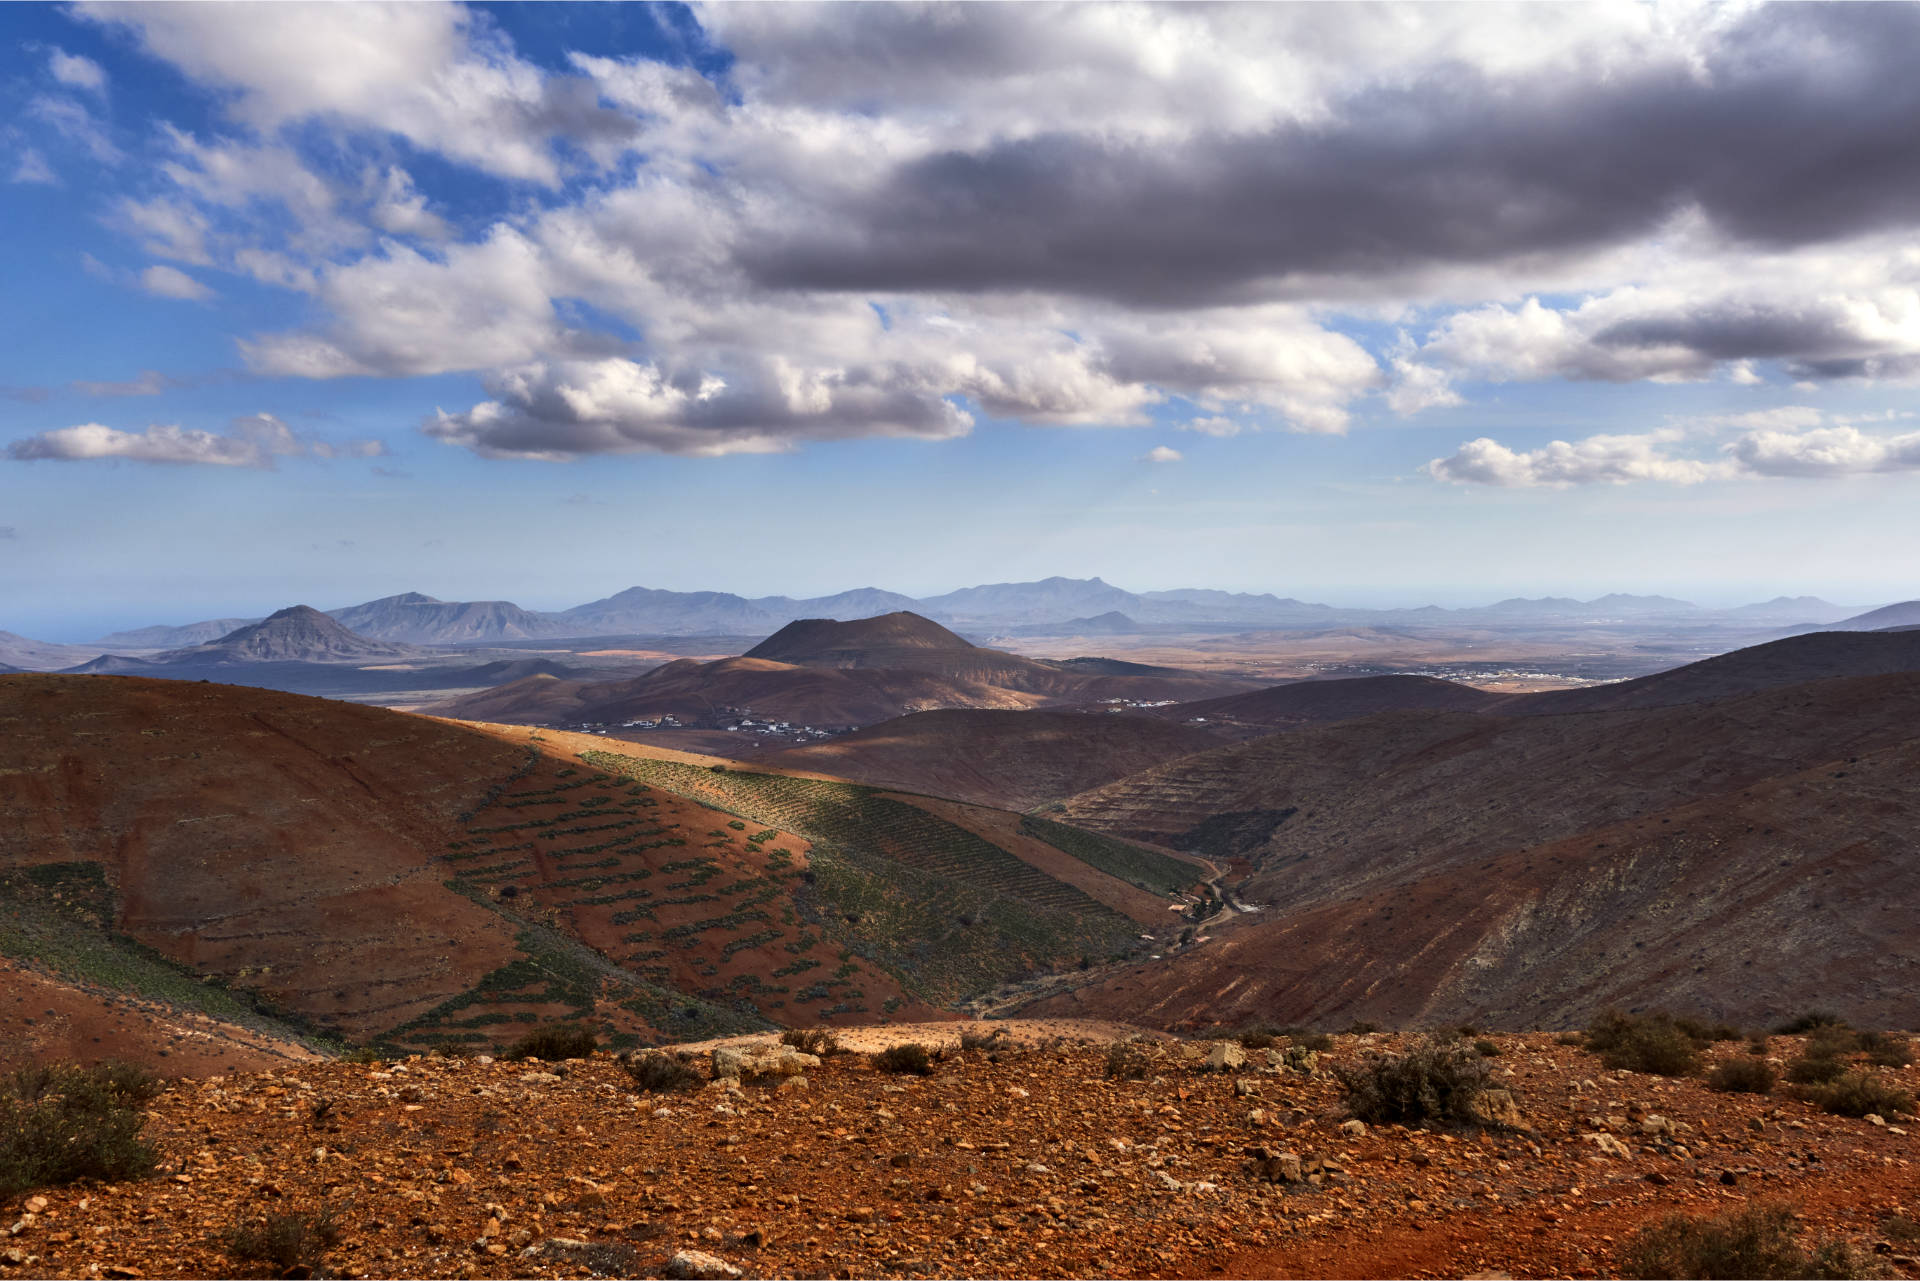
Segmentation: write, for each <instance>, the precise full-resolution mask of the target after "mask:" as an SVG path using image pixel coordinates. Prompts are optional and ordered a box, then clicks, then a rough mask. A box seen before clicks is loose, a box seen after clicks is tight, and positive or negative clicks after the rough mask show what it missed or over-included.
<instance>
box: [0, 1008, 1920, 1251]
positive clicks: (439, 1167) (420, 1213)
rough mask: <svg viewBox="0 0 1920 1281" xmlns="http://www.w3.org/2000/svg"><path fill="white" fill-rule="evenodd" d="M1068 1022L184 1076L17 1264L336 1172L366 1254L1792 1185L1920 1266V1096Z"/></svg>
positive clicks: (921, 1233)
mask: <svg viewBox="0 0 1920 1281" xmlns="http://www.w3.org/2000/svg"><path fill="white" fill-rule="evenodd" d="M937 1030H938V1031H939V1032H941V1033H943V1034H944V1035H945V1036H946V1037H947V1038H952V1037H953V1036H954V1035H955V1031H954V1027H953V1025H951V1024H947V1025H943V1026H942V1027H940V1028H938V1029H937ZM1059 1030H1060V1029H1044V1030H1043V1029H1025V1035H1024V1036H1023V1037H1022V1038H1020V1044H1018V1045H1016V1046H1012V1047H1009V1048H1005V1049H1001V1050H996V1051H993V1052H988V1051H985V1050H979V1049H974V1050H968V1051H959V1050H957V1049H955V1050H951V1051H949V1053H948V1054H947V1056H946V1057H945V1058H943V1059H941V1060H939V1061H938V1062H936V1063H935V1065H934V1073H933V1075H931V1076H926V1077H920V1076H902V1075H894V1074H890V1073H887V1072H883V1071H880V1070H878V1069H877V1068H876V1067H875V1066H874V1064H873V1063H872V1061H871V1060H870V1058H869V1057H868V1056H867V1055H865V1054H860V1053H845V1054H840V1055H835V1056H829V1057H827V1058H825V1059H824V1060H823V1061H822V1062H821V1063H820V1065H819V1066H817V1067H809V1068H807V1070H806V1071H805V1075H804V1076H803V1077H798V1078H795V1077H785V1078H768V1079H767V1081H766V1082H765V1083H758V1082H756V1083H749V1084H746V1085H744V1086H743V1085H739V1084H728V1083H726V1082H705V1083H703V1084H702V1085H701V1086H699V1087H697V1088H693V1089H690V1090H687V1091H684V1092H679V1093H670V1094H643V1093H640V1092H638V1091H636V1089H635V1087H634V1084H633V1082H632V1080H631V1079H630V1077H629V1076H628V1074H627V1073H626V1071H625V1070H624V1069H623V1067H622V1065H621V1064H620V1063H619V1062H617V1061H616V1060H615V1059H614V1058H613V1057H611V1056H609V1055H607V1054H604V1053H602V1054H598V1055H596V1056H594V1057H593V1058H592V1059H589V1060H581V1061H573V1062H567V1063H558V1064H542V1063H538V1062H518V1063H516V1062H495V1061H489V1060H486V1059H470V1060H459V1059H442V1058H410V1059H407V1060H404V1061H399V1062H389V1063H347V1062H324V1063H310V1064H307V1063H303V1064H291V1065H283V1066H280V1067H277V1068H275V1069H273V1070H271V1071H261V1072H256V1073H250V1074H245V1075H237V1074H236V1075H227V1076H214V1077H207V1078H203V1079H199V1080H180V1081H177V1082H175V1083H174V1084H173V1085H172V1086H171V1088H169V1089H168V1090H167V1091H166V1092H165V1093H164V1094H162V1095H161V1096H160V1097H159V1098H157V1099H156V1100H154V1101H153V1102H152V1103H151V1104H150V1105H149V1108H150V1120H149V1123H148V1126H147V1132H148V1134H149V1135H150V1136H151V1137H152V1138H154V1139H156V1140H157V1141H158V1143H159V1147H160V1150H161V1154H162V1167H161V1172H160V1173H159V1174H158V1175H157V1176H156V1177H155V1178H153V1179H151V1180H146V1181H140V1182H133V1183H123V1184H118V1185H110V1186H97V1185H95V1186H85V1185H83V1186H75V1187H66V1188H55V1189H43V1190H41V1191H39V1192H36V1193H31V1194H27V1195H24V1196H21V1197H18V1198H15V1199H14V1203H13V1204H11V1205H0V1277H21V1276H60V1277H109V1278H111V1277H119V1278H137V1277H162V1276H209V1275H212V1276H219V1275H247V1274H248V1273H249V1270H250V1268H252V1274H253V1275H268V1274H269V1273H268V1270H267V1269H265V1268H264V1267H260V1268H253V1267H252V1265H248V1264H245V1263H241V1262H237V1261H236V1260H235V1259H234V1258H232V1257H230V1256H229V1255H228V1254H226V1253H224V1252H223V1250H222V1248H221V1247H220V1246H219V1245H217V1244H216V1243H215V1238H216V1237H217V1235H218V1234H219V1233H220V1232H221V1231H222V1230H223V1229H226V1228H228V1227H230V1226H231V1225H233V1224H234V1223H235V1222H236V1220H244V1219H247V1218H249V1217H257V1216H259V1215H264V1214H269V1213H311V1212H314V1211H317V1210H319V1209H321V1208H322V1207H331V1208H332V1213H333V1214H334V1216H335V1217H336V1219H337V1222H338V1224H339V1227H340V1238H339V1240H338V1242H337V1243H336V1244H334V1245H333V1246H332V1247H331V1248H330V1250H329V1251H328V1252H327V1256H326V1259H325V1264H324V1266H325V1268H326V1270H327V1271H329V1272H331V1273H332V1274H334V1275H338V1276H391V1277H432V1276H455V1277H506V1276H542V1277H549V1276H550V1277H563V1276H576V1277H584V1276H593V1275H638V1276H659V1275H668V1274H669V1273H670V1271H671V1270H673V1269H675V1268H676V1267H677V1269H678V1270H679V1271H681V1272H683V1273H685V1272H687V1271H690V1270H693V1271H697V1270H699V1269H700V1268H712V1269H714V1270H715V1274H716V1275H727V1273H726V1272H724V1271H722V1270H721V1268H722V1267H726V1268H734V1269H738V1270H740V1271H741V1272H743V1273H745V1274H747V1275H765V1276H791V1277H827V1276H847V1277H866V1276H901V1277H924V1276H1198V1277H1210V1276H1269V1277H1277V1276H1436V1277H1444V1276H1451V1277H1462V1276H1470V1275H1474V1274H1482V1273H1508V1274H1512V1275H1515V1276H1572V1277H1591V1276H1603V1275H1607V1274H1609V1272H1611V1271H1612V1270H1613V1269H1614V1268H1615V1267H1616V1266H1617V1263H1618V1259H1619V1254H1620V1250H1621V1248H1622V1246H1623V1244H1624V1243H1625V1242H1626V1240H1627V1239H1628V1238H1629V1237H1630V1236H1631V1234H1632V1233H1633V1231H1634V1230H1635V1228H1636V1227H1637V1226H1639V1225H1640V1224H1642V1223H1644V1222H1647V1221H1649V1220H1651V1219H1653V1218H1656V1217H1658V1216H1661V1215H1664V1214H1666V1213H1669V1212H1672V1211H1676V1210H1677V1211H1684V1212H1686V1213H1690V1214H1704V1213H1709V1212H1718V1211H1721V1210H1724V1209H1726V1208H1729V1207H1731V1206H1735V1205H1739V1204H1742V1203H1758V1202H1772V1201H1787V1202H1791V1203H1793V1204H1794V1205H1795V1206H1796V1207H1797V1208H1798V1209H1799V1211H1800V1212H1801V1214H1802V1215H1803V1216H1804V1220H1805V1224H1806V1227H1807V1229H1808V1231H1809V1233H1810V1234H1816V1235H1838V1236H1844V1237H1847V1238H1850V1239H1852V1240H1853V1241H1854V1242H1855V1243H1856V1244H1857V1245H1858V1246H1859V1247H1860V1248H1861V1249H1862V1250H1863V1251H1865V1252H1867V1253H1868V1254H1869V1256H1870V1257H1871V1258H1873V1259H1874V1260H1876V1261H1877V1264H1878V1266H1880V1267H1882V1268H1883V1269H1884V1270H1885V1272H1886V1274H1887V1275H1889V1276H1905V1277H1920V1263H1916V1260H1915V1255H1916V1252H1920V1244H1916V1241H1915V1240H1914V1234H1915V1225H1914V1223H1913V1220H1914V1219H1915V1218H1920V1169H1916V1167H1915V1165H1914V1158H1915V1157H1916V1156H1917V1155H1920V1148H1917V1147H1916V1144H1920V1134H1916V1133H1915V1131H1916V1129H1920V1127H1917V1126H1916V1125H1915V1123H1914V1122H1912V1120H1911V1119H1910V1118H1901V1117H1893V1118H1881V1119H1880V1121H1879V1123H1875V1121H1874V1120H1872V1119H1867V1120H1853V1119H1847V1118H1842V1117H1836V1116H1829V1115H1826V1114H1824V1113H1821V1112H1818V1111H1816V1110H1814V1109H1813V1108H1812V1107H1810V1106H1809V1105H1807V1104H1806V1103H1803V1102H1800V1101H1797V1100H1795V1099H1792V1098H1789V1097H1786V1096H1785V1095H1784V1094H1776V1095H1775V1096H1773V1097H1759V1096H1751V1095H1727V1094H1716V1093H1713V1092H1711V1091H1709V1090H1708V1089H1707V1088H1706V1087H1705V1086H1704V1084H1702V1083H1701V1081H1700V1080H1698V1079H1697V1078H1696V1079H1684V1080H1667V1079H1664V1078H1660V1077H1653V1076H1644V1075H1639V1074H1634V1073H1619V1072H1608V1071H1606V1070H1604V1069H1603V1067H1602V1066H1601V1064H1600V1062H1599V1060H1598V1059H1597V1058H1595V1057H1594V1056H1592V1055H1590V1054H1587V1053H1585V1052H1583V1051H1581V1050H1579V1049H1576V1048H1572V1047H1568V1046H1563V1045H1560V1044H1557V1043H1556V1041H1555V1040H1554V1038H1553V1037H1551V1036H1549V1035H1545V1034H1527V1035H1498V1036H1494V1037H1492V1038H1491V1039H1492V1040H1493V1041H1494V1042H1495V1044H1496V1045H1497V1046H1498V1047H1499V1049H1500V1050H1501V1053H1500V1055H1499V1057H1497V1058H1495V1059H1494V1060H1493V1061H1492V1062H1493V1066H1494V1073H1495V1077H1496V1083H1497V1084H1498V1085H1500V1086H1502V1087H1504V1088H1506V1089H1508V1090H1509V1091H1510V1092H1511V1093H1512V1096H1513V1098H1514V1099H1515V1101H1516V1103H1517V1106H1518V1109H1519V1115H1518V1117H1517V1118H1513V1119H1515V1120H1516V1121H1517V1125H1516V1126H1515V1127H1514V1128H1509V1129H1500V1130H1473V1131H1464V1132H1458V1133H1439V1132H1426V1131H1408V1130H1405V1129H1402V1128H1400V1127H1396V1126H1385V1127H1364V1126H1360V1125H1358V1124H1357V1123H1354V1122H1350V1121H1349V1119H1348V1117H1347V1116H1346V1113H1345V1109H1344V1107H1343V1103H1342V1098H1343V1095H1342V1091H1341V1089H1340V1086H1339V1084H1338V1082H1337V1081H1336V1080H1334V1079H1333V1077H1332V1076H1331V1075H1330V1074H1329V1073H1328V1072H1327V1071H1326V1067H1327V1064H1328V1063H1329V1062H1330V1061H1333V1062H1352V1061H1357V1060H1358V1059H1360V1058H1362V1057H1364V1056H1365V1055H1366V1054H1368V1053H1370V1052H1374V1051H1388V1050H1391V1049H1394V1048H1396V1046H1397V1045H1398V1044H1399V1039H1398V1038H1396V1037H1392V1036H1387V1035H1369V1036H1343V1037H1339V1038H1336V1042H1335V1046H1334V1048H1333V1050H1332V1051H1331V1052H1330V1054H1329V1055H1327V1056H1322V1057H1321V1058H1320V1059H1319V1060H1318V1061H1317V1062H1314V1063H1312V1064H1311V1065H1309V1064H1308V1063H1306V1062H1304V1061H1302V1060H1301V1059H1300V1056H1298V1055H1296V1056H1295V1061H1294V1062H1293V1063H1292V1064H1291V1065H1289V1064H1287V1063H1284V1062H1283V1063H1279V1064H1274V1063H1271V1062H1270V1061H1269V1055H1268V1053H1267V1052H1266V1051H1264V1050H1253V1051H1249V1052H1248V1055H1247V1057H1248V1060H1249V1061H1248V1062H1247V1063H1245V1064H1244V1065H1235V1066H1230V1067H1228V1068H1227V1070H1225V1071H1220V1072H1210V1071H1207V1070H1205V1068H1206V1064H1207V1060H1208V1057H1209V1056H1212V1057H1215V1058H1223V1057H1230V1054H1231V1052H1229V1051H1227V1050H1224V1049H1222V1050H1219V1051H1216V1050H1215V1049H1214V1047H1213V1046H1212V1045H1208V1044H1205V1043H1186V1044H1185V1045H1179V1044H1165V1043H1162V1044H1160V1045H1158V1046H1156V1047H1155V1048H1153V1049H1152V1050H1149V1051H1146V1052H1147V1053H1151V1054H1154V1055H1155V1056H1156V1057H1155V1059H1154V1061H1153V1063H1152V1067H1151V1076H1150V1077H1149V1079H1146V1080H1121V1079H1109V1078H1108V1077H1107V1076H1106V1074H1105V1068H1106V1062H1107V1055H1106V1050H1105V1047H1104V1045H1103V1044H1101V1043H1099V1042H1098V1041H1091V1042H1088V1041H1082V1042H1075V1041H1072V1040H1068V1039H1053V1040H1048V1039H1044V1038H1045V1037H1046V1036H1047V1035H1048V1034H1050V1033H1056V1032H1058V1031H1059ZM1110 1030H1111V1029H1100V1035H1102V1036H1104V1035H1106V1034H1107V1032H1109V1031H1110ZM931 1031H932V1029H930V1032H931ZM888 1033H889V1035H892V1036H896V1037H900V1036H911V1035H914V1033H913V1031H912V1030H911V1029H907V1030H902V1029H888ZM761 1044H762V1045H770V1044H771V1042H770V1040H763V1041H762V1042H761ZM874 1044H876V1045H877V1042H874ZM1798 1045H1799V1042H1798V1039H1797V1038H1792V1037H1776V1038H1774V1040H1773V1042H1772V1046H1771V1053H1772V1057H1774V1058H1775V1059H1778V1060H1781V1061H1784V1060H1786V1059H1787V1058H1790V1057H1791V1056H1792V1055H1793V1054H1794V1053H1797V1051H1798ZM735 1048H737V1046H736V1047H735ZM1234 1050H1235V1051H1237V1050H1238V1047H1237V1046H1235V1047H1234ZM1745 1054H1746V1048H1745V1046H1744V1045H1743V1044H1741V1043H1738V1042H1734V1043H1729V1044H1723V1045H1719V1046H1716V1047H1714V1049H1713V1050H1712V1051H1711V1055H1712V1057H1713V1058H1715V1059H1720V1058H1731V1057H1734V1056H1740V1055H1745ZM1886 1071H1887V1074H1888V1075H1889V1076H1891V1077H1893V1078H1896V1079H1897V1080H1898V1081H1899V1083H1900V1084H1901V1085H1902V1086H1903V1087H1904V1088H1906V1089H1908V1090H1909V1091H1912V1090H1914V1089H1915V1088H1916V1087H1920V1069H1916V1068H1913V1067H1908V1068H1903V1069H1887V1070H1886ZM703 1075H704V1071H703ZM1291 1158H1298V1160H1297V1162H1295V1161H1293V1160H1292V1159H1291ZM1296 1167H1297V1174H1298V1178H1299V1180H1300V1181H1298V1182H1287V1181H1283V1182H1270V1181H1268V1177H1267V1176H1274V1177H1280V1178H1282V1179H1291V1178H1293V1177H1294V1176H1295V1172H1296ZM690 1251H691V1252H697V1253H698V1254H699V1255H702V1256H711V1257H712V1258H713V1259H716V1260H718V1261H720V1262H719V1263H710V1262H704V1261H702V1260H700V1259H697V1258H694V1257H693V1256H691V1255H689V1254H687V1252H690ZM676 1254H679V1255H680V1256H681V1257H680V1261H679V1263H678V1264H677V1265H676V1264H674V1263H673V1259H674V1256H675V1255H676Z"/></svg>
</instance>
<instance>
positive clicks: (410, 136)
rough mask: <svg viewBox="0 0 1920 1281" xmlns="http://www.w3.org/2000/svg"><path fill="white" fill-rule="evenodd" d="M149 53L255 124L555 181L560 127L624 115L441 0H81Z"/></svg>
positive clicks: (580, 82)
mask: <svg viewBox="0 0 1920 1281" xmlns="http://www.w3.org/2000/svg"><path fill="white" fill-rule="evenodd" d="M80 12H81V13H82V14H84V15H86V16H89V17H92V18H94V19H96V20H98V21H100V22H104V23H109V24H114V25H119V26H124V27H127V28H130V29H131V30H133V31H134V32H135V33H136V34H137V35H138V36H139V38H140V40H141V42H142V44H143V45H145V47H146V48H147V49H148V51H150V52H151V53H153V54H155V55H157V56H159V57H161V58H164V59H166V60H167V61H169V62H171V63H173V64H174V65H175V66H177V67H179V68H180V69H181V70H182V71H184V72H186V73H187V74H188V75H189V76H192V77H194V78H195V79H197V80H199V81H201V82H202V83H206V84H212V85H217V86H219V87H221V88H224V89H230V90H233V91H234V92H235V94H236V97H235V99H234V104H233V110H234V114H235V115H236V116H237V117H238V118H240V119H241V120H243V121H245V122H247V123H249V124H251V125H253V126H255V127H257V128H260V129H268V130H270V129H274V128H277V127H278V126H280V125H283V124H287V123H290V122H298V121H302V120H334V121H346V122H350V123H351V124H353V125H355V126H357V127H360V128H364V129H371V130H377V131H379V132H382V133H392V134H398V135H399V136H401V137H403V138H406V139H407V140H408V141H410V142H412V143H414V144H415V145H416V146H419V147H422V148H425V149H427V150H431V151H438V152H441V153H444V154H446V155H447V156H450V157H452V158H453V159H455V160H458V161H461V162H463V163H465V164H470V165H473V166H475V167H476V168H479V169H483V170H485V171H487V172H489V173H494V174H498V175H501V176H503V177H507V178H519V179H526V180H530V181H533V182H537V183H543V184H553V183H556V182H558V181H559V179H560V177H561V165H560V162H559V160H558V159H557V158H556V156H555V153H554V147H553V143H554V141H555V140H556V139H561V138H566V139H571V140H573V141H575V142H576V143H578V144H579V145H582V146H586V147H589V148H591V147H594V146H602V147H605V146H617V145H619V144H621V143H624V142H625V141H627V140H630V139H631V138H632V137H633V136H634V134H635V133H636V129H635V126H634V123H633V122H632V120H630V119H629V118H627V117H626V116H623V115H621V114H619V113H617V112H614V111H611V110H608V109H606V108H603V107H602V106H600V104H599V102H598V100H597V96H596V95H595V94H594V93H593V92H592V89H591V82H590V81H588V80H586V79H585V78H576V77H559V76H550V75H547V74H544V73H543V72H542V71H541V70H540V69H539V68H538V67H536V66H534V65H533V64H532V63H529V62H527V61H526V60H524V59H523V58H521V57H519V56H518V55H517V54H516V53H515V52H514V50H513V48H512V46H511V45H510V44H509V43H508V42H507V41H506V39H505V38H504V37H502V36H501V35H500V34H499V33H498V32H496V31H495V30H494V29H493V28H492V26H491V24H490V23H489V22H488V20H487V19H486V18H485V17H483V16H482V15H480V14H478V13H476V12H474V11H471V10H468V9H466V8H464V7H462V6H458V5H440V4H407V3H386V4H352V5H339V4H324V3H320V4H315V3H300V4H281V5H274V6H271V7H270V8H253V7H249V6H244V5H241V6H214V7H203V6H198V5H146V4H125V5H123V4H83V5H81V6H80Z"/></svg>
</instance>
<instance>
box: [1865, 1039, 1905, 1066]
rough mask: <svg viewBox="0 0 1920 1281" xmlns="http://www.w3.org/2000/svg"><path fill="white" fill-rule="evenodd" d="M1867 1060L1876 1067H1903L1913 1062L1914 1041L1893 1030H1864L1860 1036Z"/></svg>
mask: <svg viewBox="0 0 1920 1281" xmlns="http://www.w3.org/2000/svg"><path fill="white" fill-rule="evenodd" d="M1858 1040H1859V1043H1860V1049H1861V1050H1862V1051H1863V1052H1864V1053H1865V1054H1866V1056H1867V1062H1869V1063H1872V1064H1873V1065H1875V1066H1876V1067H1890V1068H1902V1067H1906V1066H1907V1065H1908V1064H1909V1063H1912V1062H1913V1043H1912V1042H1911V1041H1909V1040H1907V1038H1906V1037H1904V1036H1897V1035H1895V1034H1894V1033H1891V1032H1862V1033H1860V1035H1859V1037H1858Z"/></svg>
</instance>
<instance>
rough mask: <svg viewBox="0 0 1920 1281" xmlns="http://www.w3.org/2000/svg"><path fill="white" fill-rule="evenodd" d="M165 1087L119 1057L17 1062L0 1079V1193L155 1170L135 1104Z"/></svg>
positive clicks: (107, 1179)
mask: <svg viewBox="0 0 1920 1281" xmlns="http://www.w3.org/2000/svg"><path fill="white" fill-rule="evenodd" d="M163 1088H165V1087H164V1086H163V1085H162V1083H161V1082H160V1081H159V1080H158V1079H157V1078H155V1077H154V1076H152V1075H151V1074H149V1073H147V1072H145V1071H143V1070H141V1069H139V1068H133V1067H128V1066H126V1065H124V1064H103V1065H101V1066H100V1067H97V1068H83V1067H74V1066H71V1065H59V1066H52V1067H32V1068H23V1069H21V1070H19V1071H17V1072H13V1073H11V1074H9V1075H8V1076H6V1077H5V1078H4V1079H0V1196H10V1195H12V1194H14V1193H16V1192H24V1191H26V1190H27V1189H28V1188H36V1187H52V1186H57V1185H60V1184H67V1183H78V1182H79V1181H80V1180H82V1179H99V1180H101V1181H103V1182H117V1181H119V1180H123V1179H139V1178H145V1177H146V1176H147V1175H149V1174H151V1173H153V1167H154V1161H155V1153H154V1149H153V1145H152V1144H150V1143H147V1142H146V1141H144V1140H143V1139H141V1137H140V1131H141V1129H142V1127H144V1126H145V1125H146V1117H145V1116H144V1115H143V1114H142V1113H141V1111H140V1105H141V1104H143V1103H145V1102H147V1101H148V1100H149V1099H151V1098H153V1097H154V1096H155V1095H156V1094H158V1093H159V1091H160V1090H161V1089H163Z"/></svg>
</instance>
